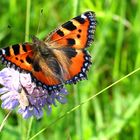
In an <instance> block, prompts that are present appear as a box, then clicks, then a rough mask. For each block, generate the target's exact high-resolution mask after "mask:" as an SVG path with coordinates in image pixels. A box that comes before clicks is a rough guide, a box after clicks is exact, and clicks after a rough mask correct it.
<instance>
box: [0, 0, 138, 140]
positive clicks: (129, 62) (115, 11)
mask: <svg viewBox="0 0 140 140" xmlns="http://www.w3.org/2000/svg"><path fill="white" fill-rule="evenodd" d="M27 5H28V6H29V1H28V0H27V2H26V1H19V0H9V1H8V0H1V1H0V47H5V46H9V45H11V44H16V43H20V42H25V37H26V36H27V37H29V38H30V35H33V34H34V35H36V34H37V32H38V34H37V36H38V37H39V38H43V37H45V36H46V35H47V34H48V33H49V32H50V31H52V30H54V29H55V28H56V27H57V26H58V25H61V24H62V23H63V22H65V21H67V20H69V19H71V18H72V17H74V16H76V15H78V14H80V13H83V12H85V11H87V10H92V11H94V12H95V13H96V17H97V21H98V23H97V28H96V33H95V39H94V43H93V44H92V45H91V47H90V48H89V51H90V54H91V56H92V61H93V65H92V67H91V69H90V72H89V73H88V80H85V81H82V82H80V83H78V84H77V85H74V86H67V88H68V89H69V93H70V94H69V95H68V103H67V104H66V105H61V104H59V103H58V104H57V107H53V109H52V114H51V115H50V116H48V115H46V114H45V113H44V117H43V118H42V119H41V120H35V119H33V122H32V126H31V132H30V137H31V136H34V135H35V134H36V133H37V132H38V131H40V130H42V128H44V127H48V129H47V130H45V131H43V132H42V133H40V134H39V135H38V136H37V137H36V138H35V139H36V140H38V139H39V140H46V139H47V140H52V139H53V140H59V139H61V140H66V139H67V140H108V139H113V140H124V139H125V140H139V139H140V119H139V118H140V110H139V108H140V94H139V93H140V86H139V83H140V72H137V73H135V74H134V75H133V76H131V77H129V78H127V79H125V80H123V81H122V82H120V83H119V84H117V85H115V86H114V87H112V88H110V89H108V90H106V91H105V92H103V93H102V94H101V95H99V96H97V97H96V98H94V99H93V100H92V101H89V102H87V103H86V104H84V105H83V106H80V108H78V109H77V110H76V111H74V112H72V113H70V114H68V115H67V116H65V117H64V118H63V119H61V120H58V121H56V122H55V123H54V124H53V125H50V123H52V122H53V121H54V120H56V119H57V117H58V116H59V115H61V114H64V113H65V112H66V111H68V110H70V109H72V108H73V107H74V106H76V105H78V104H79V103H80V102H82V101H84V100H86V99H88V98H89V97H90V96H92V95H94V94H96V93H97V92H98V91H100V90H102V89H103V88H105V87H106V86H108V85H110V84H111V83H113V82H115V81H116V80H118V79H120V78H121V77H123V76H125V75H126V74H128V73H129V72H131V71H133V70H134V69H136V68H138V67H140V1H138V0H122V1H120V0H115V1H113V0H100V1H97V0H96V1H95V0H82V1H80V0H79V1H78V0H69V1H67V0H63V1H60V0H55V1H52V0H47V1H46V0H38V1H35V0H34V1H31V5H30V11H29V13H26V8H27ZM27 16H30V21H29V22H28V23H27V24H28V25H27V26H29V29H30V30H29V33H26V34H25V28H26V17H27ZM38 26H39V30H38ZM0 112H1V113H0V122H2V121H3V119H4V117H5V115H6V114H7V112H6V111H4V110H2V109H1V110H0ZM29 123H30V119H29V120H23V119H22V118H21V116H20V115H18V114H16V112H14V111H13V113H12V114H11V115H10V117H9V118H8V120H7V121H6V124H5V126H4V128H3V130H2V132H1V133H0V139H1V140H6V139H9V138H10V140H15V139H17V140H19V139H21V140H24V139H26V138H27V132H28V127H29Z"/></svg>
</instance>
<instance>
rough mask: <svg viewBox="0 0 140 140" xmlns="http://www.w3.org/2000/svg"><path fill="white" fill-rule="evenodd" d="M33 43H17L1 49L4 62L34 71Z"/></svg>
mask: <svg viewBox="0 0 140 140" xmlns="http://www.w3.org/2000/svg"><path fill="white" fill-rule="evenodd" d="M31 48H32V44H30V43H24V44H16V45H12V46H9V47H6V48H3V49H1V50H0V57H1V59H2V62H3V63H5V64H6V65H7V66H10V67H13V68H15V69H19V70H21V69H23V70H25V71H32V65H31V58H32V56H33V52H32V49H31Z"/></svg>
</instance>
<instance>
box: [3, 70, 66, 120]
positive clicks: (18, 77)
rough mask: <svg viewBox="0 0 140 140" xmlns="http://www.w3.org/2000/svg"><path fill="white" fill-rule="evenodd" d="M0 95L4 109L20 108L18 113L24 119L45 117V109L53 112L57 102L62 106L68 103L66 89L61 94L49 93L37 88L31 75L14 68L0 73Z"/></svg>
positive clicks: (56, 92)
mask: <svg viewBox="0 0 140 140" xmlns="http://www.w3.org/2000/svg"><path fill="white" fill-rule="evenodd" d="M0 84H1V85H3V87H2V88H0V95H1V98H0V99H1V100H2V105H1V106H2V108H3V109H8V110H13V109H15V108H16V107H18V112H19V113H20V114H21V115H22V116H23V118H29V117H31V116H35V117H36V118H37V119H39V118H41V117H42V115H43V109H45V110H46V111H47V112H48V113H50V112H51V106H52V105H54V106H56V100H57V101H58V102H60V103H62V104H64V103H66V97H65V96H66V95H67V94H68V93H67V91H66V89H65V88H62V89H61V90H60V91H59V92H58V91H52V92H51V93H48V91H47V90H46V89H43V88H42V87H37V86H36V84H35V83H33V82H32V80H31V75H30V74H27V73H20V72H19V71H16V70H14V69H13V68H4V69H3V70H1V71H0Z"/></svg>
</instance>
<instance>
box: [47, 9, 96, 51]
mask: <svg viewBox="0 0 140 140" xmlns="http://www.w3.org/2000/svg"><path fill="white" fill-rule="evenodd" d="M95 27H96V19H95V14H94V12H92V11H89V12H85V13H83V14H82V15H79V16H77V17H75V18H73V19H72V20H70V21H68V22H66V23H64V24H63V25H62V26H60V27H59V28H58V29H56V30H55V32H52V33H51V34H50V35H49V36H48V37H47V38H46V39H45V41H46V42H49V44H50V45H51V46H52V47H56V44H57V46H60V47H63V46H72V47H73V48H76V49H83V48H85V47H88V46H89V45H90V44H91V42H92V41H93V39H94V37H93V35H94V32H95Z"/></svg>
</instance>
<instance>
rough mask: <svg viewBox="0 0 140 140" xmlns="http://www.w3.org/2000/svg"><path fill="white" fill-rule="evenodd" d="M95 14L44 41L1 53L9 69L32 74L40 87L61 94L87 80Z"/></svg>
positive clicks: (68, 24) (75, 20) (65, 26)
mask: <svg viewBox="0 0 140 140" xmlns="http://www.w3.org/2000/svg"><path fill="white" fill-rule="evenodd" d="M95 26H96V18H95V13H94V12H92V11H88V12H85V13H83V14H81V15H79V16H77V17H75V18H73V19H71V20H70V21H68V22H66V23H64V24H63V25H61V26H60V27H59V28H57V29H56V30H54V31H53V32H51V33H50V34H49V35H48V36H47V37H46V38H45V39H44V40H43V41H42V40H39V39H38V38H37V37H35V36H33V37H32V43H29V42H27V43H23V44H16V45H12V46H9V47H6V48H3V49H1V50H0V56H1V59H2V62H3V63H6V65H7V66H8V67H14V68H15V69H18V70H20V72H22V71H26V72H28V73H30V74H31V77H32V80H33V81H34V82H35V83H36V84H37V86H42V87H43V88H45V89H47V90H49V91H51V90H59V89H60V88H61V87H62V86H63V85H64V84H73V83H74V84H75V83H76V82H77V81H80V80H82V79H86V72H87V71H88V69H89V66H90V65H91V56H90V55H89V54H88V52H87V50H86V48H87V47H88V46H89V45H90V44H91V42H92V41H93V39H94V32H95Z"/></svg>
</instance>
